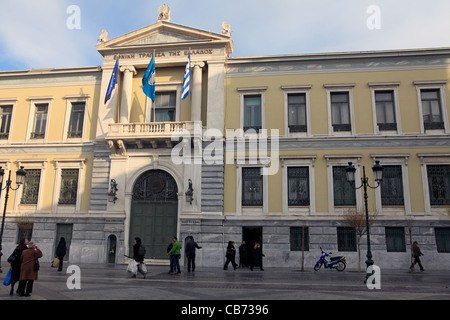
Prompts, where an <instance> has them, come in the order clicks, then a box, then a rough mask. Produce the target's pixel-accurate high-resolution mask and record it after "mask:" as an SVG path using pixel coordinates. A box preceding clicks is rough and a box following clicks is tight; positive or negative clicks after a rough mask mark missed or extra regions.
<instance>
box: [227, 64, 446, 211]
mask: <svg viewBox="0 0 450 320" xmlns="http://www.w3.org/2000/svg"><path fill="white" fill-rule="evenodd" d="M445 79H448V70H446V69H430V70H410V71H380V72H344V73H335V74H333V73H330V74H307V75H282V76H255V77H242V78H239V77H228V78H226V104H225V105H226V111H225V128H229V129H238V128H240V108H241V105H240V96H241V93H240V92H239V91H238V90H237V89H238V88H250V87H261V86H262V87H267V90H265V91H264V99H265V105H264V110H265V124H263V127H265V128H266V129H268V132H267V133H268V135H270V129H278V130H279V133H280V135H281V136H284V132H285V126H286V125H287V124H285V123H284V112H285V111H284V99H285V98H284V92H283V90H282V89H281V86H287V85H312V87H311V89H310V90H309V92H310V117H311V122H310V123H311V128H310V129H311V135H312V136H316V137H317V136H321V135H325V136H327V135H328V107H327V89H326V88H324V84H344V83H351V84H355V85H354V87H353V107H354V117H355V134H356V135H366V134H367V135H373V134H374V127H373V106H372V97H371V89H370V87H369V86H368V83H369V82H400V85H399V86H398V87H397V88H398V95H399V108H400V120H401V128H402V134H403V135H408V134H412V136H413V137H415V134H420V121H421V119H420V116H419V102H418V96H417V90H416V85H414V83H413V82H414V81H423V80H445ZM444 96H445V99H446V106H447V115H448V116H450V112H449V107H448V106H449V105H450V100H449V99H450V92H449V84H447V85H446V86H445V94H444ZM446 121H448V122H450V119H446ZM300 139H301V138H300ZM306 139H308V138H306ZM432 152H437V153H439V152H448V150H447V149H446V148H438V147H433V146H430V147H428V148H414V149H409V148H406V147H405V148H401V147H400V148H395V149H394V148H392V149H381V148H377V149H375V148H366V149H355V148H353V149H331V148H329V149H325V150H322V149H307V150H282V151H280V155H288V154H290V155H316V159H315V161H314V172H315V174H314V183H315V186H314V188H315V197H316V199H315V205H316V212H317V213H326V212H328V208H329V206H328V179H327V161H326V159H325V157H324V155H325V154H361V155H362V158H361V174H362V166H365V167H366V174H367V176H368V177H369V182H370V183H371V184H372V185H373V184H374V182H373V173H372V170H371V168H372V166H373V159H372V158H371V156H370V155H371V154H377V153H378V154H380V153H392V154H395V153H409V154H410V156H409V158H408V165H407V170H408V178H409V191H410V199H411V210H412V212H413V213H423V212H424V210H425V205H424V193H423V182H422V170H421V163H420V159H419V158H418V157H417V154H418V153H432ZM281 171H282V170H281V161H280V166H279V170H278V172H277V173H276V174H275V175H272V176H269V178H268V181H269V183H268V184H269V214H270V213H280V212H282V198H283V195H282V173H281ZM224 179H225V180H224V181H225V190H224V211H225V212H226V213H233V212H236V165H235V164H226V165H225V177H224ZM311 187H313V186H311ZM357 192H362V191H361V190H357ZM368 194H369V209H371V210H374V208H375V203H374V201H375V191H374V190H372V189H369V190H368Z"/></svg>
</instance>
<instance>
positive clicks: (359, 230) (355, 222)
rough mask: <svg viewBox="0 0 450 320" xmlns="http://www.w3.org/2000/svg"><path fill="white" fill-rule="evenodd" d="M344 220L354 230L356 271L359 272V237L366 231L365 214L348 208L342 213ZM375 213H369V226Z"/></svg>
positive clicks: (373, 219)
mask: <svg viewBox="0 0 450 320" xmlns="http://www.w3.org/2000/svg"><path fill="white" fill-rule="evenodd" d="M343 218H344V222H345V223H347V224H348V225H349V226H350V227H351V228H353V229H354V230H355V233H356V236H357V242H356V244H357V249H358V271H359V272H361V238H362V236H363V235H365V234H366V233H367V226H366V214H365V213H363V212H361V211H358V210H356V209H355V210H349V211H347V212H346V213H344V215H343ZM375 218H376V213H372V214H370V213H369V228H370V227H371V226H372V225H373V223H374V221H375Z"/></svg>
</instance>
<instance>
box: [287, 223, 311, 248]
mask: <svg viewBox="0 0 450 320" xmlns="http://www.w3.org/2000/svg"><path fill="white" fill-rule="evenodd" d="M303 239H304V240H305V246H304V250H305V251H309V230H308V227H291V228H290V243H291V251H302V244H303Z"/></svg>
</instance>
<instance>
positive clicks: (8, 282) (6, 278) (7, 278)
mask: <svg viewBox="0 0 450 320" xmlns="http://www.w3.org/2000/svg"><path fill="white" fill-rule="evenodd" d="M11 272H12V269H11V268H10V269H9V271H8V273H7V274H6V277H5V280H4V281H3V285H4V286H9V285H10V284H11Z"/></svg>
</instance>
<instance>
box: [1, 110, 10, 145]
mask: <svg viewBox="0 0 450 320" xmlns="http://www.w3.org/2000/svg"><path fill="white" fill-rule="evenodd" d="M12 108H13V107H12V106H1V107H0V140H7V139H8V137H9V130H10V127H11V116H12Z"/></svg>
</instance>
